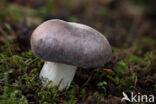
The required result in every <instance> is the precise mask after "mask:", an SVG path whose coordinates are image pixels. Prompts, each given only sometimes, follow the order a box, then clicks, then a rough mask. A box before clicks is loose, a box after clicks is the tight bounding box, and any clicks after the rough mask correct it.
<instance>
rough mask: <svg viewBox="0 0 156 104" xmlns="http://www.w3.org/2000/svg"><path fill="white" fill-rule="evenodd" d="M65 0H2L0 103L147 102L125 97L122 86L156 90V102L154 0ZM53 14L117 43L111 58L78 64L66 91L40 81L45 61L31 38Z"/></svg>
mask: <svg viewBox="0 0 156 104" xmlns="http://www.w3.org/2000/svg"><path fill="white" fill-rule="evenodd" d="M33 1H36V2H33ZM67 1H68V2H67ZM67 1H65V0H64V1H62V2H59V1H54V0H47V1H46V2H45V1H44V0H39V1H37V0H26V1H23V2H21V1H20V0H8V1H7V2H5V1H3V2H2V1H0V104H28V103H29V104H38V103H39V104H131V103H133V104H149V103H146V102H145V101H144V102H139V103H137V102H128V101H123V102H121V99H122V97H123V94H122V93H123V92H125V93H126V94H128V96H130V94H131V93H132V92H133V93H134V94H136V95H138V94H139V95H138V96H141V95H148V96H149V95H154V96H155V102H156V28H155V27H156V7H155V5H154V4H156V2H155V0H151V1H150V2H147V0H136V1H137V2H136V1H135V0H129V1H128V0H127V1H124V0H116V1H115V0H114V1H113V0H106V1H102V0H97V1H94V2H93V1H90V2H89V1H87V0H84V1H83V2H82V1H79V2H78V1H77V2H76V3H75V2H74V0H70V1H69V0H67ZM54 18H59V19H62V20H65V21H71V22H79V23H83V24H86V25H89V26H91V27H93V28H95V29H97V30H98V31H100V32H101V33H103V34H104V35H105V36H106V37H107V39H108V40H109V42H110V44H111V46H112V49H113V56H112V58H111V61H110V62H108V63H107V64H106V65H105V66H102V67H98V68H94V69H83V68H79V70H77V72H76V75H75V77H74V80H73V82H72V84H71V86H70V88H69V89H68V90H64V91H62V92H60V91H58V89H57V87H54V88H50V89H47V88H43V87H42V86H41V81H40V80H39V72H40V70H41V68H42V66H43V63H44V61H43V60H41V59H39V58H37V57H36V56H35V55H34V54H33V53H32V51H31V49H30V42H29V41H30V35H31V33H32V31H33V29H34V28H35V27H37V26H38V25H39V24H40V23H42V22H43V21H45V20H48V19H54Z"/></svg>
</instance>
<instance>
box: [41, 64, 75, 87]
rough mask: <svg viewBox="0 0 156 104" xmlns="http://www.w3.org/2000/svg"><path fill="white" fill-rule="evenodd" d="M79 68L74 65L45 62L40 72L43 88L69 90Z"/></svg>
mask: <svg viewBox="0 0 156 104" xmlns="http://www.w3.org/2000/svg"><path fill="white" fill-rule="evenodd" d="M76 69H77V67H76V66H72V65H66V64H60V63H54V62H45V63H44V66H43V68H42V70H41V72H40V76H39V77H40V79H41V81H42V84H43V86H45V87H48V88H50V87H53V86H58V88H59V90H63V89H64V88H66V89H68V88H69V86H70V84H71V82H72V80H73V78H74V75H75V72H76Z"/></svg>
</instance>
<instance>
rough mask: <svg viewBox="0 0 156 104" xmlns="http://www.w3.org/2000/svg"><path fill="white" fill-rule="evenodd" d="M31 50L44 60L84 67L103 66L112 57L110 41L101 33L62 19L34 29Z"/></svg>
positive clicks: (50, 21) (49, 21) (47, 22)
mask: <svg viewBox="0 0 156 104" xmlns="http://www.w3.org/2000/svg"><path fill="white" fill-rule="evenodd" d="M31 48H32V51H33V52H34V53H35V55H36V56H38V57H39V58H41V59H43V60H46V61H51V62H58V63H63V64H68V65H74V66H77V67H83V68H90V67H98V66H101V65H104V64H105V63H106V62H108V61H109V59H110V57H111V54H112V49H111V46H110V44H109V42H108V41H107V39H106V38H105V36H104V35H102V34H101V33H100V32H98V31H96V30H95V29H93V28H91V27H89V26H86V25H83V24H78V23H72V22H65V21H62V20H59V19H53V20H48V21H46V22H44V23H42V24H41V25H39V26H38V27H37V28H36V29H35V30H34V32H33V33H32V36H31Z"/></svg>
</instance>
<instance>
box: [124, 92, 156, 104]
mask: <svg viewBox="0 0 156 104" xmlns="http://www.w3.org/2000/svg"><path fill="white" fill-rule="evenodd" d="M122 94H123V98H122V99H121V102H122V101H124V100H127V101H129V102H150V103H151V102H154V95H141V94H140V93H138V94H137V95H135V94H134V93H133V92H131V97H130V98H129V97H128V96H127V94H126V93H125V92H122Z"/></svg>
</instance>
